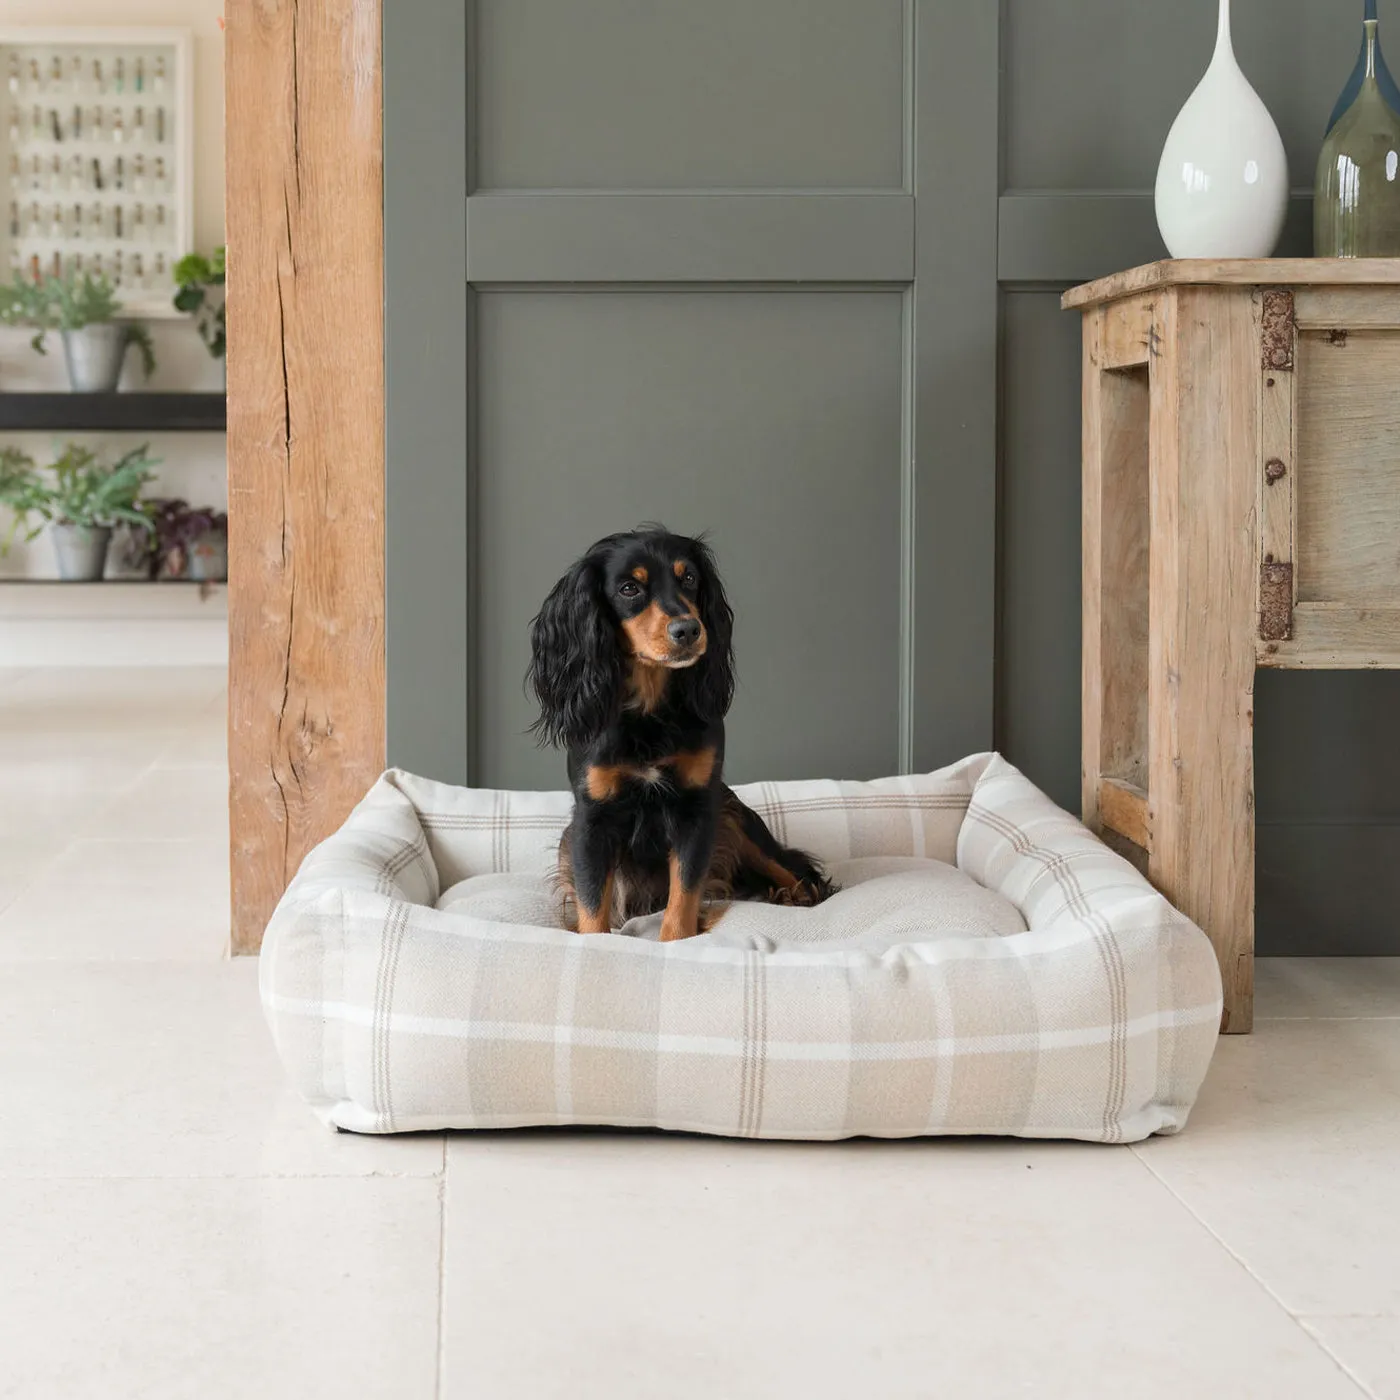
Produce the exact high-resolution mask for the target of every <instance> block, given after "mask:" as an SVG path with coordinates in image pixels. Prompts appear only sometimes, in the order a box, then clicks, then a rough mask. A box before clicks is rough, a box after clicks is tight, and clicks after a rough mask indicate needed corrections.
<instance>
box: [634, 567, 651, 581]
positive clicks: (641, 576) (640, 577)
mask: <svg viewBox="0 0 1400 1400" xmlns="http://www.w3.org/2000/svg"><path fill="white" fill-rule="evenodd" d="M632 577H633V578H634V579H636V580H637V582H638V583H645V582H646V581H647V578H648V577H649V575H648V574H647V571H646V565H645V564H638V565H637V567H636V568H635V569H633V570H632Z"/></svg>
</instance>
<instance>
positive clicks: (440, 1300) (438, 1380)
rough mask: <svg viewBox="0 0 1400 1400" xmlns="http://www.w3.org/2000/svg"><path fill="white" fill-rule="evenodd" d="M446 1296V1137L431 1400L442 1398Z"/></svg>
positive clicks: (440, 1184) (440, 1181) (440, 1179)
mask: <svg viewBox="0 0 1400 1400" xmlns="http://www.w3.org/2000/svg"><path fill="white" fill-rule="evenodd" d="M446 1296H447V1138H446V1137H444V1138H443V1139H442V1175H441V1176H440V1177H438V1290H437V1371H436V1374H435V1377H434V1384H433V1400H442V1385H443V1380H444V1374H443V1373H444V1371H445V1369H446V1364H447V1338H446V1336H445V1334H444V1331H443V1316H444V1311H445V1309H444V1301H445V1299H446Z"/></svg>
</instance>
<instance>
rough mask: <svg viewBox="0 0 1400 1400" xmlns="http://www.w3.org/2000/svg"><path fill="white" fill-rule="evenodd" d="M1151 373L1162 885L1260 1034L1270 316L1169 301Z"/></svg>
mask: <svg viewBox="0 0 1400 1400" xmlns="http://www.w3.org/2000/svg"><path fill="white" fill-rule="evenodd" d="M1158 326H1159V330H1160V332H1161V353H1160V356H1159V358H1158V359H1157V360H1155V361H1154V362H1153V377H1152V418H1153V424H1152V448H1151V451H1152V488H1151V489H1152V562H1151V640H1150V644H1149V652H1150V662H1149V677H1148V685H1149V699H1148V714H1149V720H1148V724H1149V730H1150V736H1149V754H1150V760H1149V773H1148V783H1147V790H1148V793H1149V794H1150V799H1151V822H1152V853H1151V857H1150V860H1149V864H1148V869H1149V872H1150V874H1151V878H1152V880H1153V883H1154V884H1156V885H1157V886H1158V888H1159V889H1161V890H1162V891H1163V892H1164V893H1165V894H1166V895H1167V897H1168V898H1169V899H1171V900H1172V902H1173V903H1175V904H1176V905H1177V906H1178V907H1179V908H1180V909H1181V910H1182V911H1183V912H1184V913H1185V914H1186V915H1187V916H1188V917H1189V918H1191V919H1193V920H1194V921H1195V922H1196V923H1198V924H1199V925H1200V926H1201V927H1202V928H1203V929H1205V931H1206V933H1207V934H1208V935H1209V936H1210V940H1211V942H1212V943H1213V944H1214V945H1215V950H1216V955H1217V956H1218V958H1219V959H1220V970H1221V977H1222V979H1223V981H1224V984H1225V1014H1224V1018H1223V1021H1222V1026H1221V1028H1222V1029H1223V1030H1226V1031H1247V1030H1248V1029H1249V1028H1250V1025H1251V1023H1252V1019H1253V996H1254V993H1253V985H1254V983H1253V970H1254V744H1253V721H1254V655H1255V631H1256V622H1255V606H1256V590H1255V572H1256V569H1257V567H1258V563H1257V561H1258V554H1257V552H1256V551H1257V525H1256V521H1255V505H1256V493H1255V486H1254V471H1253V464H1254V463H1255V462H1257V461H1258V446H1259V406H1258V376H1259V372H1260V370H1259V366H1260V347H1259V336H1258V330H1257V323H1256V319H1255V315H1254V311H1253V307H1252V303H1251V298H1250V297H1249V296H1247V295H1245V296H1241V295H1239V294H1238V293H1234V292H1231V291H1229V290H1228V289H1223V288H1221V289H1217V288H1209V287H1195V286H1185V287H1178V288H1175V289H1173V290H1172V291H1171V292H1170V293H1169V294H1168V295H1167V296H1165V297H1164V298H1163V303H1162V305H1160V306H1159V322H1158Z"/></svg>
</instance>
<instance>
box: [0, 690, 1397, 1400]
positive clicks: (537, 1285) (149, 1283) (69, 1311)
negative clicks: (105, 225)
mask: <svg viewBox="0 0 1400 1400" xmlns="http://www.w3.org/2000/svg"><path fill="white" fill-rule="evenodd" d="M224 722H225V721H224V700H223V677H222V675H221V674H220V673H218V672H210V671H180V670H159V671H155V670H152V671H147V672H131V673H127V672H121V671H90V672H79V671H42V672H27V673H25V672H13V671H11V672H6V671H3V670H0V1397H23V1400H44V1398H45V1397H58V1398H59V1400H86V1397H89V1396H91V1397H101V1400H122V1398H123V1397H133V1400H136V1398H137V1397H139V1400H159V1397H167V1396H169V1397H175V1396H178V1397H186V1396H188V1397H198V1398H199V1400H222V1397H237V1398H238V1400H242V1398H243V1397H258V1400H281V1397H296V1400H301V1397H307V1396H321V1395H325V1396H335V1397H343V1400H359V1398H360V1397H380V1396H383V1397H392V1400H417V1398H418V1397H431V1396H443V1397H462V1400H467V1397H470V1400H546V1397H551V1398H552V1397H569V1400H592V1397H599V1400H602V1398H603V1397H606V1400H630V1398H631V1397H637V1398H638V1400H641V1398H642V1397H647V1398H648V1400H649V1397H659V1396H666V1397H668V1400H684V1397H706V1398H707V1400H708V1398H709V1397H721V1398H723V1400H729V1398H730V1397H755V1398H756V1397H764V1400H768V1398H769V1397H776V1400H787V1397H793V1400H798V1398H799V1397H800V1400H824V1397H841V1398H842V1400H844V1398H845V1397H867V1396H868V1397H872V1398H873V1400H900V1398H902V1397H935V1396H936V1397H955V1398H956V1400H962V1398H963V1397H967V1398H968V1400H994V1398H995V1397H1002V1396H1035V1397H1075V1400H1086V1397H1088V1398H1091V1397H1098V1396H1114V1397H1120V1396H1121V1397H1129V1398H1130V1400H1139V1398H1141V1400H1152V1398H1153V1397H1158V1396H1170V1397H1172V1400H1180V1397H1182V1396H1188V1397H1189V1396H1196V1395H1206V1394H1211V1395H1228V1396H1241V1397H1243V1396H1259V1397H1269V1400H1291V1397H1298V1400H1330V1397H1334V1396H1335V1397H1344V1396H1360V1395H1370V1396H1373V1397H1376V1398H1377V1400H1381V1397H1388V1400H1397V1397H1400V959H1396V960H1391V961H1384V962H1378V961H1366V962H1362V961H1345V960H1329V961H1292V962H1287V963H1282V962H1276V963H1271V964H1265V965H1264V966H1263V967H1262V968H1261V971H1260V988H1259V1011H1260V1020H1259V1024H1258V1030H1257V1032H1256V1034H1255V1035H1253V1036H1251V1037H1249V1038H1232V1039H1229V1040H1226V1041H1224V1042H1222V1043H1221V1046H1220V1049H1219V1053H1218V1056H1217V1058H1216V1062H1215V1065H1214V1067H1213V1068H1212V1070H1211V1075H1210V1079H1209V1081H1208V1083H1207V1085H1206V1089H1205V1092H1204V1094H1203V1096H1202V1099H1201V1102H1200V1104H1199V1106H1198V1108H1197V1110H1196V1113H1195V1116H1194V1118H1193V1119H1192V1122H1191V1125H1190V1127H1189V1128H1188V1129H1187V1131H1186V1132H1185V1133H1184V1134H1182V1135H1181V1136H1179V1137H1176V1138H1162V1139H1157V1140H1154V1141H1152V1142H1148V1143H1146V1144H1143V1145H1140V1146H1138V1147H1133V1148H1105V1147H1092V1146H1083V1145H1076V1144H1063V1143H1044V1144H1033V1143H1023V1142H985V1141H976V1142H967V1141H964V1142H954V1141H945V1142H905V1143H870V1142H860V1143H847V1144H836V1145H822V1146H802V1145H787V1144H765V1143H735V1142H725V1141H711V1140H704V1139H696V1138H661V1137H651V1136H646V1135H624V1134H609V1133H588V1134H571V1133H533V1134H531V1133H525V1134H515V1135H511V1134H486V1135H480V1136H474V1137H473V1136H457V1137H453V1138H450V1139H449V1140H447V1141H446V1142H445V1143H444V1141H443V1140H442V1139H440V1138H437V1137H431V1136H427V1137H414V1138H405V1139H369V1138H356V1137H352V1136H345V1135H336V1134H332V1133H328V1132H327V1131H326V1130H325V1129H323V1128H322V1127H320V1125H319V1124H318V1123H317V1122H316V1121H315V1120H314V1119H313V1118H312V1117H311V1115H310V1114H309V1113H308V1112H307V1111H306V1110H305V1109H304V1108H303V1107H302V1106H301V1105H300V1104H299V1103H298V1102H297V1101H296V1100H295V1099H293V1098H292V1096H291V1095H290V1094H289V1092H288V1091H286V1090H285V1089H284V1088H283V1087H282V1084H281V1080H280V1076H279V1073H278V1068H277V1065H276V1063H275V1061H274V1059H273V1055H272V1050H271V1047H270V1045H269V1043H268V1040H267V1036H266V1034H265V1032H264V1029H263V1026H262V1021H261V1017H260V1014H259V1011H258V1006H257V995H256V972H257V969H256V965H255V964H254V963H253V962H252V961H249V960H242V961H239V962H235V963H229V962H227V961H225V960H224V956H223V949H224V942H225V939H226V933H227V915H226V905H227V898H228V885H227V875H226V864H225V843H226V818H225V809H224V772H223V766H222V765H223V738H222V736H223V727H224Z"/></svg>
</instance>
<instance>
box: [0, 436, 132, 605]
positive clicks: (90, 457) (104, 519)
mask: <svg viewBox="0 0 1400 1400" xmlns="http://www.w3.org/2000/svg"><path fill="white" fill-rule="evenodd" d="M154 465H155V461H154V459H153V458H152V457H151V456H150V455H149V454H148V451H147V446H146V445H145V444H143V445H142V446H140V447H136V448H133V449H132V450H131V451H130V452H128V453H127V454H126V455H125V456H123V457H120V458H118V459H117V460H116V461H115V462H112V463H106V462H103V461H102V460H101V459H100V458H99V457H98V456H97V454H96V453H95V452H93V451H92V449H91V448H87V447H80V446H78V445H77V444H76V443H71V442H70V443H69V444H68V445H67V446H66V447H65V448H64V449H63V453H62V455H61V456H59V457H58V458H57V460H55V461H53V462H51V463H49V465H48V466H47V467H46V468H43V469H36V468H35V466H34V462H33V459H32V458H29V457H27V456H25V454H23V453H20V452H17V451H16V450H15V449H7V450H6V452H5V453H4V454H3V461H0V505H6V506H8V507H9V508H10V510H11V511H13V512H14V521H13V523H12V525H11V527H10V530H9V532H8V534H7V535H6V537H5V539H4V540H3V541H0V548H2V549H4V550H8V549H9V547H10V545H11V544H12V543H13V541H14V537H15V535H16V534H18V533H20V532H21V531H23V533H24V538H25V539H26V540H32V539H34V538H35V537H36V536H37V535H38V534H39V532H40V531H41V530H42V529H43V528H44V526H45V525H47V526H48V527H49V533H50V535H51V537H52V538H53V542H54V553H55V555H56V557H57V559H58V576H59V577H60V578H61V579H67V580H71V581H79V580H82V581H89V582H90V581H92V580H95V579H100V578H101V577H102V574H103V571H104V569H105V568H106V564H107V548H108V546H109V545H110V544H111V542H112V527H113V526H114V525H116V524H117V523H118V522H124V523H126V524H129V525H137V526H140V527H141V528H143V529H144V528H146V526H147V524H148V522H149V520H150V512H149V508H148V507H147V506H146V505H145V504H144V503H142V502H141V500H140V495H141V488H142V487H143V486H144V485H145V484H146V482H147V481H149V480H150V478H151V468H152V467H153V466H154ZM36 517H37V523H34V521H35V519H36Z"/></svg>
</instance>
